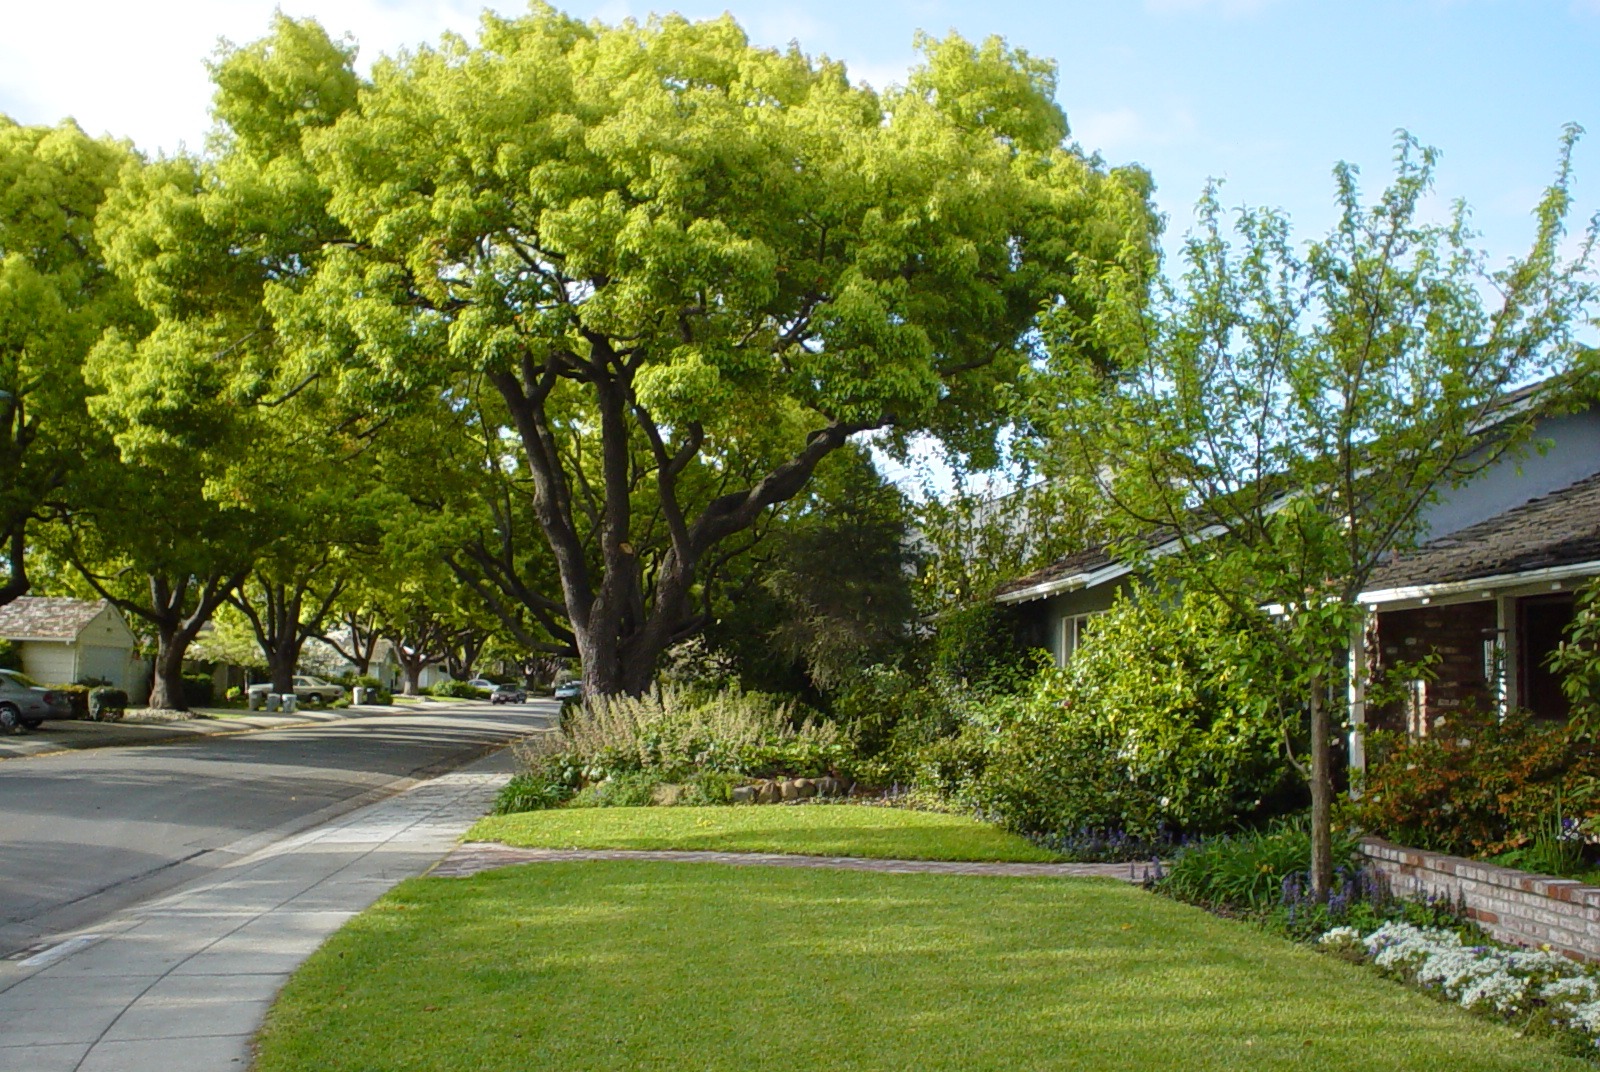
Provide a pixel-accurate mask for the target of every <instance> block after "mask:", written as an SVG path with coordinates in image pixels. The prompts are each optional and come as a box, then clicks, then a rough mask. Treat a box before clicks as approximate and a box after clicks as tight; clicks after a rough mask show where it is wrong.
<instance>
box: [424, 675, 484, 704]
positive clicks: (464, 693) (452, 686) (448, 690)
mask: <svg viewBox="0 0 1600 1072" xmlns="http://www.w3.org/2000/svg"><path fill="white" fill-rule="evenodd" d="M428 692H429V694H430V695H433V696H440V697H444V698H445V699H450V700H476V699H478V698H479V697H480V696H482V695H483V693H482V691H481V690H479V689H478V688H477V687H476V686H473V685H469V684H467V683H466V682H465V681H450V680H448V679H446V680H444V681H437V682H435V683H434V684H433V686H432V687H431V688H429V689H428Z"/></svg>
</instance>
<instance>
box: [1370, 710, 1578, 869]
mask: <svg viewBox="0 0 1600 1072" xmlns="http://www.w3.org/2000/svg"><path fill="white" fill-rule="evenodd" d="M1367 742H1368V766H1367V779H1366V783H1365V786H1364V790H1363V792H1362V795H1361V799H1360V800H1359V801H1357V802H1356V803H1355V804H1353V805H1352V806H1351V807H1350V810H1349V816H1350V818H1351V820H1352V821H1354V822H1355V823H1357V824H1358V825H1360V826H1361V827H1362V828H1364V829H1366V830H1367V831H1369V832H1370V833H1373V834H1378V835H1380V836H1382V837H1386V838H1389V839H1390V840H1392V841H1398V842H1400V843H1401V844H1405V845H1411V846H1413V847H1415V848H1419V849H1433V850H1436V851H1439V852H1449V853H1455V854H1457V855H1466V856H1472V855H1478V854H1493V853H1502V852H1507V851H1510V850H1514V849H1520V848H1525V847H1527V846H1529V845H1530V844H1531V843H1532V842H1534V841H1535V840H1536V839H1537V838H1538V837H1539V835H1540V833H1541V831H1543V830H1545V829H1546V828H1547V827H1548V825H1549V824H1550V822H1551V821H1552V820H1554V821H1555V822H1557V823H1560V822H1561V821H1562V820H1564V819H1577V820H1580V821H1581V820H1584V819H1590V818H1595V817H1600V796H1597V795H1596V794H1595V793H1594V792H1593V791H1592V789H1591V788H1590V787H1592V786H1594V785H1595V784H1596V779H1600V745H1597V744H1596V742H1595V741H1594V740H1593V739H1592V738H1590V737H1588V736H1587V735H1585V734H1583V733H1582V731H1581V727H1580V726H1579V725H1578V724H1575V723H1550V722H1543V721H1540V720H1538V719H1536V718H1534V717H1533V716H1532V715H1530V714H1529V713H1528V712H1526V711H1513V712H1510V713H1509V714H1507V715H1506V717H1505V718H1504V719H1503V720H1502V719H1500V718H1499V717H1497V716H1496V715H1494V714H1486V713H1483V712H1478V711H1473V710H1465V709H1464V710H1461V711H1457V712H1453V713H1451V715H1450V716H1449V718H1448V719H1447V720H1441V722H1440V723H1439V724H1437V725H1436V726H1435V727H1434V730H1433V732H1432V733H1430V734H1429V735H1428V736H1427V737H1423V738H1420V739H1417V740H1409V739H1408V738H1407V737H1406V735H1405V734H1401V733H1372V734H1369V735H1368V737H1367Z"/></svg>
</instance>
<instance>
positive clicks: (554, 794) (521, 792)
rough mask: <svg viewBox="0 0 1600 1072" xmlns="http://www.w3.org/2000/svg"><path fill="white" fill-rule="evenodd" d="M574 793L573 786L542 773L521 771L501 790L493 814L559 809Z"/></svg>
mask: <svg viewBox="0 0 1600 1072" xmlns="http://www.w3.org/2000/svg"><path fill="white" fill-rule="evenodd" d="M573 792H574V790H573V788H572V786H570V785H568V784H566V783H565V782H562V781H556V780H552V779H551V778H549V777H548V776H546V775H545V774H543V773H542V772H540V771H536V770H529V771H519V772H518V773H516V774H514V775H512V776H511V780H510V781H508V782H507V783H506V784H505V785H504V786H502V787H501V788H500V792H499V793H498V794H497V795H496V796H495V799H494V808H493V810H492V812H491V814H493V815H514V814H516V813H517V812H524V811H539V810H541V809H543V808H559V807H560V806H561V805H563V804H565V803H566V802H567V801H569V800H571V799H572V794H573Z"/></svg>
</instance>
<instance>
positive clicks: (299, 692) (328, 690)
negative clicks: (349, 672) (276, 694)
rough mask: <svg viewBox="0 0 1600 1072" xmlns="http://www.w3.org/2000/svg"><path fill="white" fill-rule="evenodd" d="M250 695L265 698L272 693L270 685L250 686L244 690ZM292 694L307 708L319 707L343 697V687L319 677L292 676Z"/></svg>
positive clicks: (306, 675)
mask: <svg viewBox="0 0 1600 1072" xmlns="http://www.w3.org/2000/svg"><path fill="white" fill-rule="evenodd" d="M246 691H247V692H249V693H251V694H252V695H257V696H262V697H265V696H266V695H267V694H268V693H270V692H272V683H271V682H268V681H263V682H261V683H260V684H257V685H251V686H250V688H249V689H247V690H246ZM294 694H295V696H296V697H297V698H298V699H299V701H300V702H301V703H303V704H305V705H306V706H307V707H321V706H322V705H323V704H325V703H332V702H333V701H335V700H337V699H338V698H339V697H341V696H343V695H344V686H343V685H335V684H334V683H333V682H331V681H324V680H322V679H321V678H320V677H311V676H310V675H308V674H296V675H295V676H294Z"/></svg>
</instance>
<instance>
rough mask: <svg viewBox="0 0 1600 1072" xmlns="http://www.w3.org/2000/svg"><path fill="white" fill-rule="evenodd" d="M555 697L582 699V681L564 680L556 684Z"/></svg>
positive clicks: (560, 698)
mask: <svg viewBox="0 0 1600 1072" xmlns="http://www.w3.org/2000/svg"><path fill="white" fill-rule="evenodd" d="M555 697H556V699H558V700H581V699H583V682H581V681H566V682H563V683H562V684H560V685H557V686H556V692H555Z"/></svg>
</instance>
